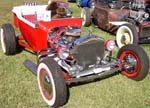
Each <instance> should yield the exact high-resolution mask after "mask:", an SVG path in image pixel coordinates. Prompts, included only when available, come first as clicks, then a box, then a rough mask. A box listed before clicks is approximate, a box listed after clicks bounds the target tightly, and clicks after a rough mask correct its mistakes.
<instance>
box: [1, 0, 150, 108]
mask: <svg viewBox="0 0 150 108" xmlns="http://www.w3.org/2000/svg"><path fill="white" fill-rule="evenodd" d="M24 1H25V2H28V1H33V0H1V1H0V26H1V25H2V24H4V23H12V24H13V17H12V13H11V10H12V7H13V6H16V5H20V4H22V3H23V2H24ZM37 2H38V4H46V3H47V0H37ZM70 7H71V8H72V10H73V12H74V16H80V9H79V8H78V7H77V6H76V5H75V4H73V3H71V4H70ZM90 28H91V29H92V30H93V32H94V33H95V34H97V35H100V36H102V37H104V38H105V39H108V38H114V36H112V35H110V34H109V33H106V32H104V31H101V30H100V29H97V28H94V27H93V26H91V27H90ZM87 32H88V28H85V27H82V33H83V34H84V33H87ZM17 33H18V31H17ZM141 46H142V47H143V48H144V49H145V51H146V52H147V54H148V55H149V57H150V45H141ZM0 47H1V46H0ZM25 59H31V60H32V61H34V62H36V56H35V55H32V54H31V53H29V52H27V51H25V50H23V51H22V52H21V53H19V54H16V55H13V56H6V55H4V54H3V53H2V49H1V48H0V108H46V107H47V104H46V103H45V102H44V101H43V99H42V97H41V95H40V92H39V89H38V84H37V79H36V76H35V75H33V74H32V73H31V72H30V71H29V70H28V69H26V68H25V67H24V66H23V64H22V63H23V61H24V60H25ZM69 90H70V97H69V100H68V103H67V104H66V105H65V106H63V107H62V108H150V76H149V75H148V76H147V77H146V78H145V79H144V80H142V81H140V82H136V81H133V80H131V79H128V78H127V77H125V76H123V75H121V74H118V75H115V76H113V77H110V78H107V79H104V80H101V81H96V82H93V83H88V84H85V85H79V86H70V87H69Z"/></svg>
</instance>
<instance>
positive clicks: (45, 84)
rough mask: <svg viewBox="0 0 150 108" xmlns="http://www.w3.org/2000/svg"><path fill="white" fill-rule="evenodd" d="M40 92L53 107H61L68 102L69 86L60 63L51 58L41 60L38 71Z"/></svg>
mask: <svg viewBox="0 0 150 108" xmlns="http://www.w3.org/2000/svg"><path fill="white" fill-rule="evenodd" d="M37 80H38V85H39V89H40V93H41V95H42V97H43V99H44V101H45V102H46V103H47V104H48V105H49V106H51V107H54V108H56V107H59V106H62V105H64V104H65V103H66V102H67V86H66V83H65V80H64V77H63V74H62V72H61V69H60V67H59V66H58V64H57V63H56V62H55V61H54V60H53V59H51V58H49V59H44V60H43V61H41V62H40V64H39V66H38V71H37Z"/></svg>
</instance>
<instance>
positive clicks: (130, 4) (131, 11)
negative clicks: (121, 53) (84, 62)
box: [81, 0, 150, 47]
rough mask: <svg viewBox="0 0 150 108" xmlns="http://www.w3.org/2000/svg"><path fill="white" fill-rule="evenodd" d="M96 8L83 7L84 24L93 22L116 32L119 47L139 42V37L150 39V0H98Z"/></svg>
mask: <svg viewBox="0 0 150 108" xmlns="http://www.w3.org/2000/svg"><path fill="white" fill-rule="evenodd" d="M95 2H96V5H95V8H94V10H93V11H92V12H90V10H89V8H86V7H85V8H83V9H82V12H81V17H82V18H83V25H84V26H89V25H90V24H91V22H93V23H94V24H96V25H97V26H98V27H99V28H101V29H103V30H106V31H109V32H111V33H116V42H117V44H118V46H119V47H122V46H124V45H126V44H137V43H138V39H140V40H141V39H144V40H147V41H149V40H150V17H149V16H150V1H149V0H96V1H95Z"/></svg>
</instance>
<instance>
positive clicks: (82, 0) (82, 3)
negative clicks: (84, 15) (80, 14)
mask: <svg viewBox="0 0 150 108" xmlns="http://www.w3.org/2000/svg"><path fill="white" fill-rule="evenodd" d="M76 3H77V5H78V6H79V7H90V8H94V6H95V0H76Z"/></svg>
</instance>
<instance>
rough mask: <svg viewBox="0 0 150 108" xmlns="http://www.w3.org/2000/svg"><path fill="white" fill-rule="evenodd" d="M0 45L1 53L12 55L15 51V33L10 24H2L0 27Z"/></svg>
mask: <svg viewBox="0 0 150 108" xmlns="http://www.w3.org/2000/svg"><path fill="white" fill-rule="evenodd" d="M0 38H1V47H2V50H3V53H4V54H6V55H12V54H15V53H16V46H17V42H16V35H15V30H14V28H13V26H12V25H11V24H3V25H2V27H1V37H0Z"/></svg>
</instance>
